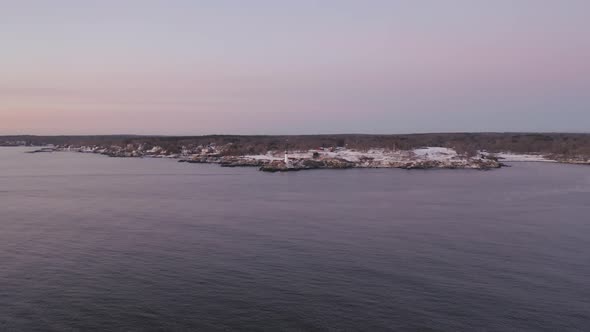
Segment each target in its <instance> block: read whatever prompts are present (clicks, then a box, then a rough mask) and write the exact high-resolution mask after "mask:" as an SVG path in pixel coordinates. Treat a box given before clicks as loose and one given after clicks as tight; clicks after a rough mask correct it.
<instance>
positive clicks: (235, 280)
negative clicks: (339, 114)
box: [0, 148, 590, 331]
mask: <svg viewBox="0 0 590 332" xmlns="http://www.w3.org/2000/svg"><path fill="white" fill-rule="evenodd" d="M23 151H25V149H23V148H0V330H2V331H4V330H14V331H71V330H74V331H76V330H81V331H92V330H102V331H105V330H108V331H149V330H168V331H173V330H174V331H175V330H179V331H182V330H192V331H196V330H202V331H205V330H207V331H208V330H212V331H214V330H227V331H231V330H241V331H250V330H252V331H256V330H261V331H263V330H265V331H323V330H326V331H388V330H392V331H406V330H407V331H588V330H590V167H584V166H572V165H557V164H534V163H522V164H517V165H515V167H512V168H506V169H501V170H496V171H489V172H481V171H461V170H441V171H404V170H395V169H383V170H343V171H336V170H327V171H309V172H299V173H292V174H265V173H262V172H258V171H257V170H256V169H249V168H244V169H236V168H233V169H228V168H219V167H217V166H213V165H188V164H179V163H176V162H174V161H171V160H154V159H143V160H141V159H114V158H107V157H103V156H96V155H83V154H75V153H54V154H25V153H23Z"/></svg>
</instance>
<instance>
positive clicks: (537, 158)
mask: <svg viewBox="0 0 590 332" xmlns="http://www.w3.org/2000/svg"><path fill="white" fill-rule="evenodd" d="M495 156H496V157H498V159H499V160H500V161H503V162H527V161H528V162H557V161H555V160H551V159H547V158H545V157H544V156H542V155H538V154H516V153H496V154H495Z"/></svg>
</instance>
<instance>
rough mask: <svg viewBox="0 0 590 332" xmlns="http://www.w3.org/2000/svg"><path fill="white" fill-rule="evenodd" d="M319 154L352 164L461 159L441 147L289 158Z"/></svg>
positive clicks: (272, 157) (276, 155)
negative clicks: (367, 161) (367, 160)
mask: <svg viewBox="0 0 590 332" xmlns="http://www.w3.org/2000/svg"><path fill="white" fill-rule="evenodd" d="M314 153H318V154H319V156H320V158H338V159H344V160H347V161H350V162H360V161H361V160H363V159H367V158H368V159H371V160H373V161H375V162H385V163H387V162H403V161H409V160H417V161H428V160H436V161H450V160H454V159H455V160H456V159H458V158H460V156H459V155H458V154H457V152H456V151H455V150H453V149H449V148H441V147H425V148H420V149H415V150H410V151H402V150H395V151H394V150H385V149H370V150H368V151H357V150H349V149H337V150H334V151H330V150H322V149H319V150H309V151H293V152H289V153H288V156H289V158H293V159H311V158H313V154H314ZM244 158H247V159H254V160H283V158H284V154H283V152H275V153H274V154H273V153H272V152H269V153H267V154H265V155H247V156H244Z"/></svg>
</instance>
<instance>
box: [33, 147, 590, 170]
mask: <svg viewBox="0 0 590 332" xmlns="http://www.w3.org/2000/svg"><path fill="white" fill-rule="evenodd" d="M223 148H224V147H222V148H218V147H216V146H208V147H198V148H197V149H194V150H189V149H183V151H182V152H181V153H169V152H168V151H166V150H164V149H163V148H162V147H159V146H155V147H151V148H150V149H147V148H146V147H145V146H133V147H132V146H127V147H121V146H100V145H94V146H71V145H69V146H44V147H37V149H36V150H32V151H27V152H26V153H52V152H76V153H90V154H99V155H104V156H108V157H112V158H166V159H173V160H177V162H179V163H188V164H217V165H219V166H220V167H256V168H258V169H259V170H260V171H262V172H268V173H276V172H295V171H303V170H312V169H350V168H398V169H406V170H412V169H422V170H428V169H473V170H492V169H499V168H502V167H511V165H507V164H506V163H515V162H548V163H562V164H576V165H590V161H588V160H581V159H562V160H556V159H549V158H547V157H545V156H543V155H541V154H532V153H531V154H515V153H507V152H503V153H497V154H492V153H487V152H478V153H476V155H474V156H467V155H463V154H459V153H458V152H457V151H455V150H454V149H451V148H444V147H423V148H418V149H413V150H386V149H377V148H375V149H367V150H364V151H359V150H354V149H347V148H343V147H337V148H318V149H311V150H307V151H291V152H287V153H286V154H285V152H282V153H281V152H280V151H276V150H274V151H267V152H266V153H265V154H259V155H224V154H223V152H224V150H223Z"/></svg>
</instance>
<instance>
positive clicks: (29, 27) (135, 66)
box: [0, 0, 590, 135]
mask: <svg viewBox="0 0 590 332" xmlns="http://www.w3.org/2000/svg"><path fill="white" fill-rule="evenodd" d="M589 13H590V1H588V0H494V1H490V0H446V1H440V0H323V1H320V0H318V1H311V0H249V1H237V0H234V1H230V0H210V1H205V0H203V1H199V0H159V1H155V0H154V1H152V0H101V1H79V0H52V1H49V0H37V1H32V0H0V135H2V134H5V135H9V134H37V135H54V134H161V135H201V134H317V133H326V134H329V133H381V134H395V133H413V132H457V131H502V132H504V131H561V132H590V19H589V17H590V16H589V15H590V14H589Z"/></svg>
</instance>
